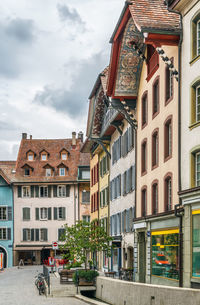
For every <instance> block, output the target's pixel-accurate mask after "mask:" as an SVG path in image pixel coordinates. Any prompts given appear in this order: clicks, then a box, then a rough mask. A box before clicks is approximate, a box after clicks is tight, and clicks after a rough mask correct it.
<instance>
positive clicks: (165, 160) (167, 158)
mask: <svg viewBox="0 0 200 305" xmlns="http://www.w3.org/2000/svg"><path fill="white" fill-rule="evenodd" d="M171 158H172V155H169V156H167V157H165V159H164V162H167V161H168V160H169V159H171Z"/></svg>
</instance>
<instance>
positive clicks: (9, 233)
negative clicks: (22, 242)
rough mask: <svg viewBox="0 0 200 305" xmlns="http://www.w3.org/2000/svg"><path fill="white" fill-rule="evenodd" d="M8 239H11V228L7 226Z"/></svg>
mask: <svg viewBox="0 0 200 305" xmlns="http://www.w3.org/2000/svg"><path fill="white" fill-rule="evenodd" d="M7 239H8V240H11V228H7Z"/></svg>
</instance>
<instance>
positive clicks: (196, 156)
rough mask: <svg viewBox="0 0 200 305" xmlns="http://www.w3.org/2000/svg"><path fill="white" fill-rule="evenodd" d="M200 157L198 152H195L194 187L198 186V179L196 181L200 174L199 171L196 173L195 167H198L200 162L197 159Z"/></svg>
mask: <svg viewBox="0 0 200 305" xmlns="http://www.w3.org/2000/svg"><path fill="white" fill-rule="evenodd" d="M199 157H200V152H197V153H196V154H195V182H196V186H200V179H199V180H198V179H197V177H198V173H200V171H199V172H198V170H197V167H198V165H200V160H198V158H199Z"/></svg>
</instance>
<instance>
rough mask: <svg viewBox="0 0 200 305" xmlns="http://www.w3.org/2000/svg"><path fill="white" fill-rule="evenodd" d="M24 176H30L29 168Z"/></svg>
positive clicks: (25, 170)
mask: <svg viewBox="0 0 200 305" xmlns="http://www.w3.org/2000/svg"><path fill="white" fill-rule="evenodd" d="M24 175H25V176H30V169H29V168H25V169H24Z"/></svg>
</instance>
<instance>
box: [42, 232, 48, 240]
mask: <svg viewBox="0 0 200 305" xmlns="http://www.w3.org/2000/svg"><path fill="white" fill-rule="evenodd" d="M43 230H44V241H47V240H48V230H47V229H43Z"/></svg>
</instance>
